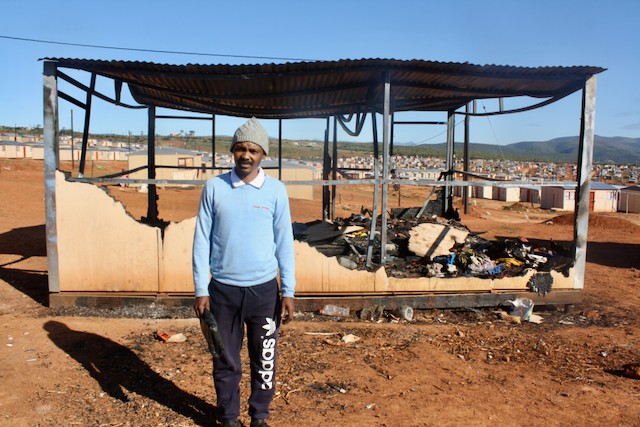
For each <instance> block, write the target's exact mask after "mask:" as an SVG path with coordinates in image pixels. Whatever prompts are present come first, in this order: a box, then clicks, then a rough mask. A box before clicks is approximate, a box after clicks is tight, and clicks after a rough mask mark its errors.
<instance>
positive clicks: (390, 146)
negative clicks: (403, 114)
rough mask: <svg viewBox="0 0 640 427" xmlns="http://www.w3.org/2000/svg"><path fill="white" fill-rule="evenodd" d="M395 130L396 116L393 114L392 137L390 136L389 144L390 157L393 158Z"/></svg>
mask: <svg viewBox="0 0 640 427" xmlns="http://www.w3.org/2000/svg"><path fill="white" fill-rule="evenodd" d="M394 129H395V119H394V114H393V113H391V136H390V139H391V140H390V142H389V155H390V156H393V141H394V139H393V138H394V137H393V131H394Z"/></svg>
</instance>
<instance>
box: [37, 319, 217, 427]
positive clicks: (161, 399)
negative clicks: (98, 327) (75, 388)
mask: <svg viewBox="0 0 640 427" xmlns="http://www.w3.org/2000/svg"><path fill="white" fill-rule="evenodd" d="M44 329H45V330H46V331H47V332H48V333H49V338H50V339H51V341H53V343H54V344H55V345H57V346H58V347H59V348H60V349H62V350H63V351H64V352H65V353H67V354H68V355H69V356H71V357H73V358H74V359H75V360H77V361H78V362H79V363H80V364H82V366H83V367H84V368H85V369H86V370H87V372H89V374H90V375H91V376H92V377H93V378H94V379H95V380H96V381H98V383H99V384H100V387H102V389H103V390H104V391H105V392H106V393H109V395H110V396H112V397H113V398H115V399H119V400H121V401H123V402H127V401H128V398H127V396H126V394H125V392H124V389H126V390H128V391H129V392H135V393H137V394H139V395H142V396H146V397H148V398H149V399H153V400H155V401H156V402H158V403H159V404H161V405H163V406H166V407H167V408H170V409H171V410H173V411H174V412H176V413H178V414H181V415H184V416H185V417H187V418H190V419H191V420H193V422H195V423H196V424H198V425H201V426H211V425H215V421H216V420H217V419H218V416H219V411H218V409H217V407H215V406H213V405H211V404H209V403H207V402H205V401H204V400H202V399H200V398H199V397H197V396H194V395H192V394H189V393H187V392H185V391H184V390H182V389H180V388H179V387H177V386H176V385H175V384H174V383H173V382H171V381H169V380H167V379H166V378H163V377H162V376H160V375H159V374H158V373H156V372H155V371H154V370H153V369H151V368H150V367H149V365H147V364H146V363H145V362H143V361H142V360H141V359H140V358H139V357H138V356H137V355H136V354H135V353H134V352H133V351H131V350H130V349H128V348H127V347H125V346H123V345H120V344H118V343H116V342H113V341H111V340H109V339H107V338H104V337H101V336H100V335H96V334H93V333H89V332H82V331H75V330H73V329H69V327H68V326H67V325H65V324H64V323H61V322H57V321H53V320H50V321H48V322H47V323H45V324H44Z"/></svg>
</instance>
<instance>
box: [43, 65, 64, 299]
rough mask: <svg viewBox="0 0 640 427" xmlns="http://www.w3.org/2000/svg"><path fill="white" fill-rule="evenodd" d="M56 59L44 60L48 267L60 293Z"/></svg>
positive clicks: (52, 285) (53, 289)
mask: <svg viewBox="0 0 640 427" xmlns="http://www.w3.org/2000/svg"><path fill="white" fill-rule="evenodd" d="M56 72H57V67H56V64H55V63H54V62H51V61H45V62H44V70H43V75H44V82H43V83H44V84H43V92H44V99H43V101H44V102H43V106H44V121H43V123H44V126H43V133H44V203H45V208H46V209H45V211H46V226H45V228H46V239H47V269H48V275H47V277H48V280H49V291H50V292H60V270H59V269H58V244H57V242H58V229H57V225H56V224H57V214H56V170H57V169H58V167H59V165H60V157H59V156H60V146H59V142H58V80H57V77H56Z"/></svg>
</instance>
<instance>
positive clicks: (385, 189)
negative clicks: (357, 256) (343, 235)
mask: <svg viewBox="0 0 640 427" xmlns="http://www.w3.org/2000/svg"><path fill="white" fill-rule="evenodd" d="M390 121H391V73H390V72H389V70H387V71H385V74H384V106H383V118H382V183H381V184H382V209H381V212H380V214H381V215H382V218H381V219H382V221H381V225H380V264H383V265H384V264H385V263H386V262H387V204H388V195H389V161H390V156H389V143H390V140H391V138H390V134H391V126H390Z"/></svg>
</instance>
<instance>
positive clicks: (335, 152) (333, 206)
mask: <svg viewBox="0 0 640 427" xmlns="http://www.w3.org/2000/svg"><path fill="white" fill-rule="evenodd" d="M332 148H333V149H332V152H331V157H332V159H331V179H332V180H334V181H335V180H336V179H338V117H337V116H333V147H332ZM334 219H336V185H335V184H333V185H332V186H331V221H333V220H334Z"/></svg>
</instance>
